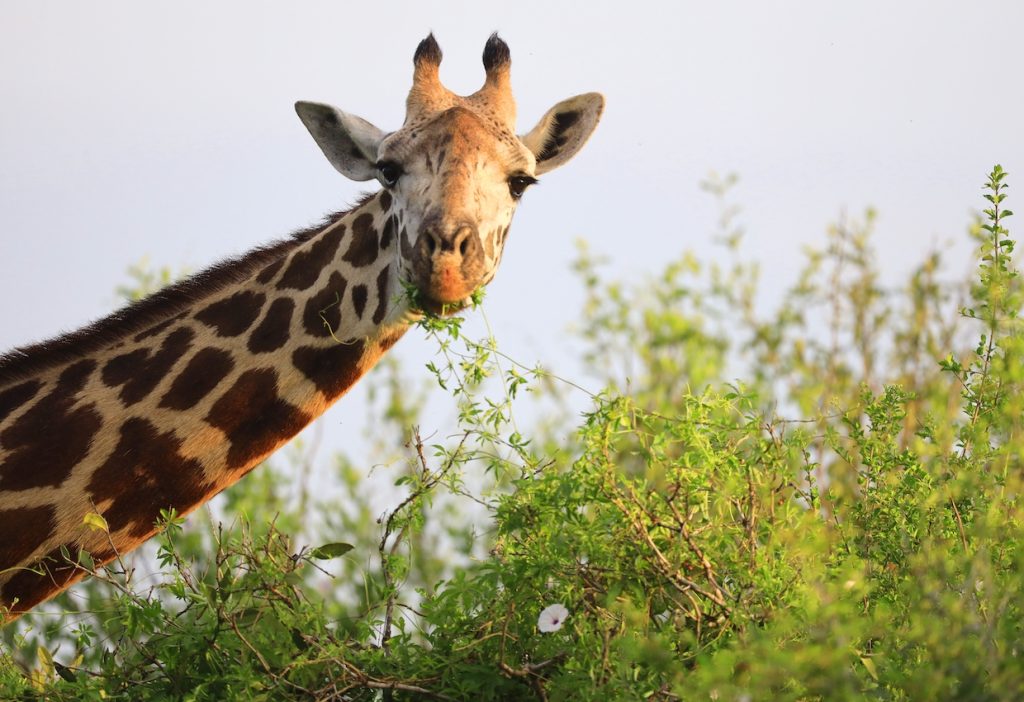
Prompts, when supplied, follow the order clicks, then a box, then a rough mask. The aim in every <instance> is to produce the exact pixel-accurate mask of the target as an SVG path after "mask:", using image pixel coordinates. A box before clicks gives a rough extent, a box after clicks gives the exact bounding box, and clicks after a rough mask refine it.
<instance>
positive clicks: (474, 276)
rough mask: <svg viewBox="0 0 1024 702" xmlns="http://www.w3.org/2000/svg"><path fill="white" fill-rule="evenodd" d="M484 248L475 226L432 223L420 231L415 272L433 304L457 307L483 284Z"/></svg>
mask: <svg viewBox="0 0 1024 702" xmlns="http://www.w3.org/2000/svg"><path fill="white" fill-rule="evenodd" d="M483 271H484V257H483V247H482V246H481V243H480V235H479V232H478V231H477V228H476V227H475V226H473V225H472V224H468V223H465V222H458V223H454V224H440V223H431V224H429V225H426V226H424V227H422V228H421V229H420V234H419V237H418V238H417V240H416V247H415V255H414V260H413V272H414V274H415V277H416V280H415V282H416V286H417V287H418V288H419V290H420V292H421V293H422V294H423V296H424V297H426V298H427V300H428V301H429V302H433V303H436V304H437V305H445V306H449V305H454V304H457V303H459V302H462V301H464V300H465V299H466V298H468V297H469V296H470V295H471V294H472V293H473V291H474V290H476V288H477V287H478V286H479V285H480V284H481V283H482V279H483Z"/></svg>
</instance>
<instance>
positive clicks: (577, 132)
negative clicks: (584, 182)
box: [519, 93, 604, 175]
mask: <svg viewBox="0 0 1024 702" xmlns="http://www.w3.org/2000/svg"><path fill="white" fill-rule="evenodd" d="M603 110H604V96H603V95H601V94H600V93H584V94H583V95H577V96H576V97H571V98H569V99H568V100H563V101H562V102H560V103H558V104H557V105H555V106H554V107H552V108H551V109H550V110H548V111H547V112H546V113H545V114H544V116H543V117H541V119H540V122H538V123H537V126H536V127H534V128H533V129H531V130H530V132H529V133H528V134H525V135H523V136H521V137H519V138H520V140H522V142H523V144H525V145H526V148H528V149H529V150H530V151H532V152H533V155H534V156H535V157H536V158H537V170H536V173H537V175H541V174H542V173H547V172H548V171H551V170H554V169H555V168H558V167H559V166H561V165H562V164H563V163H565V162H566V161H568V160H569V159H571V158H572V157H573V156H575V155H576V152H577V151H579V150H580V149H581V148H583V145H584V144H585V143H586V142H587V139H589V138H590V135H591V134H592V133H593V132H594V128H595V127H597V122H598V120H600V119H601V112H602V111H603Z"/></svg>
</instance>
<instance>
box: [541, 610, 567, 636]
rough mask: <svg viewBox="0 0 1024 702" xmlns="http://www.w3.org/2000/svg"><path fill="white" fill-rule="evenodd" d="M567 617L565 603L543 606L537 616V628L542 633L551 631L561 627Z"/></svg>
mask: <svg viewBox="0 0 1024 702" xmlns="http://www.w3.org/2000/svg"><path fill="white" fill-rule="evenodd" d="M568 618H569V610H567V609H566V608H565V605H563V604H553V605H551V606H550V607H545V608H544V611H543V612H541V613H540V616H539V617H538V618H537V629H539V630H540V632H541V633H542V634H550V633H551V632H552V631H558V630H559V629H561V628H562V625H563V624H565V620H566V619H568Z"/></svg>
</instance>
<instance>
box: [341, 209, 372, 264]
mask: <svg viewBox="0 0 1024 702" xmlns="http://www.w3.org/2000/svg"><path fill="white" fill-rule="evenodd" d="M378 253H380V241H379V240H378V238H377V230H376V229H374V228H373V214H371V213H369V212H364V213H362V214H361V215H359V216H358V217H356V218H355V221H353V222H352V238H351V240H350V241H349V245H348V250H347V251H346V252H345V255H344V256H342V257H341V258H342V260H343V261H346V262H347V263H350V264H352V266H354V267H355V268H363V267H364V266H368V265H370V264H371V263H373V262H374V261H376V260H377V254H378Z"/></svg>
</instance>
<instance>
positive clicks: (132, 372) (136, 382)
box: [102, 327, 195, 406]
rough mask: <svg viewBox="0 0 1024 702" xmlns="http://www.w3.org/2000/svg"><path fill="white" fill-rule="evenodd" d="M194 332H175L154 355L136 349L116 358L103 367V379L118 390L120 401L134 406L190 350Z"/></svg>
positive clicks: (185, 329)
mask: <svg viewBox="0 0 1024 702" xmlns="http://www.w3.org/2000/svg"><path fill="white" fill-rule="evenodd" d="M193 338H195V332H193V331H192V330H191V329H189V328H188V327H181V328H178V329H175V330H174V331H172V332H171V333H170V334H168V335H167V337H166V338H165V339H164V341H163V344H161V345H160V349H159V350H157V351H156V352H155V353H153V352H152V350H151V349H136V350H135V351H130V352H128V353H124V354H121V355H120V356H115V357H114V358H112V359H110V360H109V361H107V363H106V364H105V365H104V366H103V373H102V378H103V382H104V383H106V385H107V386H108V387H111V388H116V387H117V386H122V387H121V401H122V402H124V403H125V405H127V406H131V405H134V404H135V403H137V402H139V401H140V400H142V399H143V398H144V397H146V396H147V395H149V393H151V392H152V391H153V388H155V387H156V386H157V385H158V384H159V383H160V381H161V380H163V379H164V377H166V375H167V373H168V372H169V371H170V370H171V368H172V367H174V364H175V363H177V362H178V359H180V358H181V357H182V356H184V355H185V352H186V351H188V350H189V348H190V347H191V346H192V340H193Z"/></svg>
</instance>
